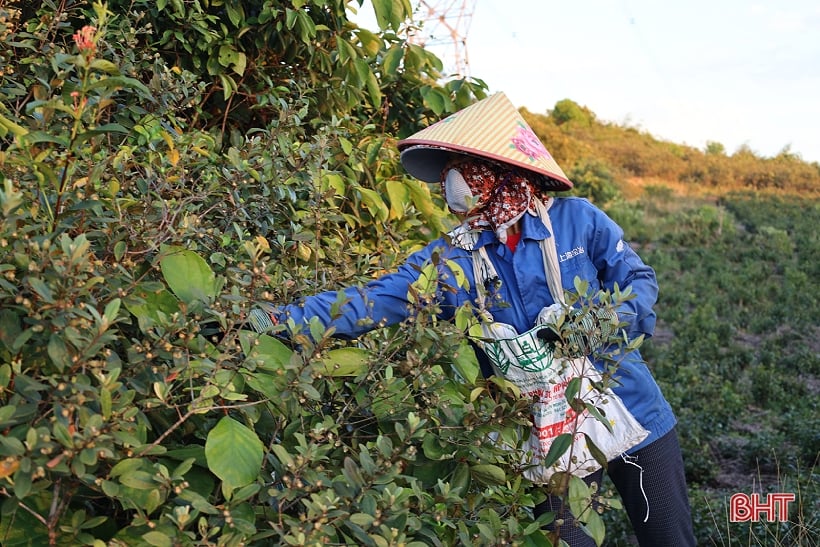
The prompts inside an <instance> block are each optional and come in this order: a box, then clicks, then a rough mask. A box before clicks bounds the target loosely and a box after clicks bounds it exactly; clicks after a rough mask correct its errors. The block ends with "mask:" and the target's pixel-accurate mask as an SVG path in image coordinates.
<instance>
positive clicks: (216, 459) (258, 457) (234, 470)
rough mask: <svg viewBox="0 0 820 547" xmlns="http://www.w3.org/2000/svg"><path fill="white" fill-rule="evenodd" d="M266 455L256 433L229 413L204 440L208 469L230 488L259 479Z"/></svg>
mask: <svg viewBox="0 0 820 547" xmlns="http://www.w3.org/2000/svg"><path fill="white" fill-rule="evenodd" d="M263 455H264V446H263V445H262V441H260V440H259V437H257V436H256V433H255V432H254V431H253V430H251V429H248V428H247V427H245V426H244V425H242V424H240V423H239V422H237V421H236V420H234V419H233V418H230V417H229V416H225V417H223V418H222V419H221V420H219V423H217V424H216V427H214V428H213V429H212V430H211V431H210V432H209V433H208V438H207V440H206V441H205V458H206V459H207V461H208V469H210V470H211V471H212V472H213V474H214V475H216V476H217V477H219V478H220V479H222V482H223V483H224V484H225V486H226V487H228V488H229V489H236V488H240V487H242V486H245V485H246V484H250V483H251V482H253V481H254V480H256V478H257V476H258V475H259V471H260V469H261V468H262V457H263Z"/></svg>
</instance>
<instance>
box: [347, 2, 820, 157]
mask: <svg viewBox="0 0 820 547" xmlns="http://www.w3.org/2000/svg"><path fill="white" fill-rule="evenodd" d="M411 2H412V3H413V5H416V4H417V3H418V2H417V1H416V0H411ZM427 4H428V5H430V6H434V7H436V8H437V9H438V10H439V11H442V10H446V9H448V8H450V11H449V13H454V12H453V11H452V9H453V8H455V9H457V8H459V7H460V6H462V5H465V6H466V10H465V13H466V14H470V13H471V14H472V15H471V16H469V17H466V18H463V19H461V21H458V20H449V21H450V25H451V26H454V27H456V28H457V30H458V33H459V35H461V36H463V37H465V38H466V42H465V48H466V59H467V61H468V66H469V74H470V75H471V76H473V77H475V78H480V79H482V80H484V81H485V82H486V83H487V85H488V86H489V89H490V92H497V91H503V92H504V93H505V94H506V95H507V96H508V97H509V99H510V100H511V101H512V102H513V104H515V105H516V106H518V107H525V108H527V109H528V110H529V111H530V112H535V113H546V111H547V110H549V109H552V108H553V107H554V106H555V103H556V102H558V101H560V100H562V99H571V100H572V101H574V102H576V103H578V104H580V105H582V106H585V107H587V108H589V109H590V110H591V111H592V112H594V113H595V115H596V117H597V118H598V120H600V121H603V122H612V123H617V124H622V125H627V126H629V127H634V128H638V129H639V130H641V131H644V132H647V133H649V134H651V135H653V136H654V137H656V138H658V139H661V140H664V141H670V142H674V143H678V144H685V145H689V146H693V147H695V148H699V149H701V150H703V149H705V147H706V145H707V144H708V143H710V142H717V143H720V144H722V145H723V146H724V147H725V149H726V152H727V153H729V154H732V153H734V152H735V151H737V150H738V148H740V147H748V148H749V149H750V150H752V151H753V152H754V153H755V154H757V155H759V156H763V157H772V156H776V155H777V154H778V153H780V152H781V151H783V150H784V149H786V148H787V147H788V150H789V151H790V152H791V153H793V154H796V155H798V156H799V157H801V158H802V159H803V160H806V161H811V162H820V2H817V1H816V0H777V1H773V0H766V1H755V0H750V1H749V0H747V1H740V0H710V1H705V0H689V1H687V2H664V1H659V0H654V1H650V0H563V1H561V2H557V1H555V0H505V1H502V0H473V1H464V0H462V1H456V0H449V1H441V0H438V1H436V0H427ZM366 8H367V6H365V7H364V8H363V9H362V11H361V12H360V14H359V16H358V17H357V20H358V19H359V18H360V19H361V20H360V21H359V24H360V25H362V26H365V27H368V28H375V25H370V24H367V20H368V13H367V12H366V11H365V10H366ZM442 38H443V40H442V41H443V42H444V44H442V45H438V46H430V47H431V49H432V50H433V51H434V52H436V54H437V55H438V56H439V57H441V58H442V59H443V60H445V61H447V60H449V59H452V58H453V52H454V51H455V47H454V46H452V45H451V43H449V36H447V35H444V36H442ZM546 144H547V148H549V143H546Z"/></svg>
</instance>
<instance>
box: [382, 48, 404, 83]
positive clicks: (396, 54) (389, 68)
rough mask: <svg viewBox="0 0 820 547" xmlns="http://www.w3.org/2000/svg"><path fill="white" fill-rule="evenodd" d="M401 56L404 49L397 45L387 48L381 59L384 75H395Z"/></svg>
mask: <svg viewBox="0 0 820 547" xmlns="http://www.w3.org/2000/svg"><path fill="white" fill-rule="evenodd" d="M403 56H404V50H402V48H400V47H399V46H393V47H391V48H390V49H389V50H387V53H386V54H385V55H384V58H383V60H382V67H383V68H384V74H385V75H386V76H396V74H397V73H398V70H399V66H400V65H401V59H402V57H403Z"/></svg>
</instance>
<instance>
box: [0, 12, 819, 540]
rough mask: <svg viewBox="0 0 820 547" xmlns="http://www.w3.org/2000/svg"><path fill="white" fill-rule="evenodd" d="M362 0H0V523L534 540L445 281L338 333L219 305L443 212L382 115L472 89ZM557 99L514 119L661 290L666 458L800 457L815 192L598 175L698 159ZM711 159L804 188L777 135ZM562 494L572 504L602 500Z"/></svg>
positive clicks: (132, 534)
mask: <svg viewBox="0 0 820 547" xmlns="http://www.w3.org/2000/svg"><path fill="white" fill-rule="evenodd" d="M373 5H374V7H375V8H376V12H377V15H378V20H379V24H380V30H378V31H367V30H365V29H360V28H358V27H356V26H355V24H353V23H352V22H351V21H350V20H348V18H347V15H346V9H348V7H346V5H345V4H344V3H341V2H321V1H318V0H317V1H307V2H279V1H273V0H267V1H266V2H245V1H243V0H228V1H225V2H223V1H217V0H211V1H208V2H177V1H175V0H169V1H168V2H163V1H160V2H141V1H136V2H124V1H118V0H112V2H111V3H110V4H109V5H108V6H103V5H92V4H90V3H88V2H85V1H74V0H68V1H64V2H59V3H58V2H52V1H51V0H46V1H45V2H21V3H20V4H19V7H17V8H7V7H5V5H2V4H0V12H2V13H1V14H0V15H2V16H3V17H4V19H2V22H3V25H4V26H3V27H2V28H0V34H2V37H3V40H1V41H0V97H2V101H0V212H2V217H0V221H2V223H1V224H0V405H1V406H0V432H2V434H0V492H2V495H3V498H4V499H3V503H2V507H0V511H1V512H2V518H0V538H2V540H0V541H2V543H3V545H27V544H54V545H60V544H70V545H83V544H86V545H93V544H100V542H108V543H109V544H111V545H118V544H120V545H122V544H128V545H171V544H184V545H188V544H198V545H211V544H213V545H232V544H237V545H238V544H271V543H281V544H291V545H296V544H300V545H301V544H320V543H323V542H331V543H333V542H335V543H348V544H363V545H391V544H400V543H404V544H416V545H422V544H424V545H449V544H491V543H496V544H497V543H505V542H506V543H516V544H523V545H548V544H549V539H548V538H547V535H546V534H545V532H544V531H543V530H542V525H543V524H545V521H546V520H548V519H544V520H541V521H535V520H533V519H532V514H531V508H532V507H533V505H534V504H535V503H537V502H538V501H540V496H542V495H543V492H542V491H540V489H531V488H530V485H529V484H527V482H526V481H524V480H523V479H521V478H520V473H519V472H518V471H519V470H520V469H519V467H518V466H519V465H520V460H519V458H518V457H517V456H518V455H516V454H514V453H513V452H510V451H508V450H503V449H501V448H500V447H498V446H496V445H494V444H492V443H489V442H487V438H488V434H489V433H490V432H491V431H492V432H500V434H501V435H502V436H503V437H504V438H511V439H514V438H518V437H520V434H521V431H526V428H527V423H528V422H527V420H528V416H527V405H526V402H525V401H521V400H520V399H519V398H518V397H516V394H515V390H513V389H510V388H509V386H508V385H506V384H505V383H504V382H503V381H498V380H492V381H485V380H483V379H481V378H479V376H480V375H479V374H478V370H477V364H476V363H475V360H474V358H473V357H472V353H471V350H470V349H469V348H468V346H466V345H465V341H464V338H463V331H464V325H463V324H454V325H453V324H449V323H442V322H439V321H438V320H437V319H436V317H435V314H434V313H432V312H434V311H435V310H434V309H431V307H430V302H431V300H430V298H429V297H430V294H432V293H429V292H428V291H434V290H435V289H436V286H435V284H436V283H444V281H443V280H441V279H438V278H436V277H435V276H432V275H431V276H430V277H429V278H428V279H429V280H430V282H431V285H430V286H426V287H418V288H417V289H418V293H417V299H416V302H417V304H418V309H417V310H416V311H417V313H415V314H413V316H412V320H410V321H408V322H407V323H405V324H402V325H399V326H396V327H393V328H390V329H382V330H379V331H374V332H373V333H371V334H369V335H368V336H366V337H363V338H361V339H360V340H357V341H353V342H343V341H339V340H336V339H334V338H332V336H331V334H332V333H329V332H324V330H323V329H322V328H320V327H319V326H318V325H314V327H313V329H312V331H311V335H312V336H311V337H310V338H307V337H302V338H299V339H298V340H297V341H296V342H297V343H296V345H293V346H291V345H286V344H284V343H283V342H282V341H280V340H279V339H277V338H272V337H269V336H257V335H254V334H251V333H250V332H247V331H245V330H243V329H242V328H241V325H242V320H243V318H244V317H245V314H246V313H247V311H248V309H249V308H250V306H252V305H253V303H254V302H255V301H258V300H272V301H276V302H289V301H293V300H294V299H296V298H298V297H299V296H300V295H303V294H312V293H315V292H317V291H322V290H336V289H339V288H341V287H343V286H349V285H353V284H356V283H360V282H364V281H367V280H369V279H372V278H373V277H375V276H377V275H379V274H381V273H383V272H385V271H388V270H390V269H392V268H393V267H394V266H395V265H396V264H397V263H399V262H400V261H401V260H402V258H403V257H404V256H406V255H407V254H408V253H409V252H411V251H413V250H414V249H416V248H418V247H419V246H420V245H422V244H424V242H425V241H427V240H429V239H430V238H431V237H434V236H437V235H438V234H440V233H441V232H443V231H445V230H446V229H447V227H448V226H449V223H450V222H451V220H450V219H449V218H448V217H447V215H446V213H445V210H446V209H445V207H444V206H443V204H442V203H441V201H440V199H439V198H438V197H435V196H434V195H431V193H430V190H429V188H428V187H427V186H425V185H424V184H421V183H419V182H417V181H414V180H411V179H409V178H407V177H405V176H404V175H402V173H401V171H400V169H399V168H398V158H397V154H396V151H395V146H394V144H395V139H396V138H400V137H401V136H403V135H405V134H407V133H409V132H411V131H414V130H415V129H416V128H417V127H419V126H420V125H425V124H427V123H429V122H430V121H431V120H434V119H437V118H438V117H440V116H441V115H443V114H446V113H448V112H452V111H454V110H456V109H458V108H460V107H462V106H464V105H466V104H468V103H469V102H470V101H472V100H473V99H474V98H480V97H482V96H483V94H484V88H483V85H482V84H481V83H480V81H461V80H459V81H451V82H446V83H439V82H437V67H438V66H439V65H440V62H439V61H438V60H437V59H436V58H435V57H434V56H432V55H430V54H429V53H428V52H425V51H423V50H421V49H419V48H416V47H414V46H411V45H409V44H407V43H406V41H404V39H403V38H402V36H403V33H404V30H405V29H406V27H407V25H409V24H411V23H409V22H406V21H405V18H406V15H407V13H408V6H407V5H406V4H405V3H404V2H393V1H389V2H388V1H377V2H374V3H373ZM374 80H375V84H374ZM565 106H571V105H570V104H569V103H567V104H566V105H565ZM576 106H577V105H576ZM579 108H581V107H579ZM581 113H582V114H584V116H583V119H584V120H586V121H587V122H588V123H573V122H572V121H567V122H566V123H561V124H558V123H556V121H555V119H553V117H547V116H535V115H530V114H528V113H525V115H526V116H528V117H531V119H532V120H533V121H532V126H533V128H534V129H535V130H536V132H538V133H539V134H540V135H542V136H543V135H546V136H545V137H544V139H545V142H546V143H547V145H548V147H549V148H550V150H551V151H552V152H553V153H554V154H555V155H556V157H557V158H558V160H559V162H561V163H562V164H565V165H570V166H572V169H570V170H569V171H568V172H571V173H573V176H574V177H576V178H577V180H578V181H579V185H578V186H579V191H581V190H584V187H585V185H588V186H589V191H590V192H591V193H593V194H595V198H596V199H600V200H601V201H602V202H603V201H607V202H608V203H607V206H608V208H609V210H610V212H611V214H612V215H613V216H615V217H616V218H619V219H622V220H623V221H624V225H625V227H626V229H627V233H628V234H631V233H638V232H637V231H638V230H643V231H642V232H639V233H640V236H639V237H637V238H636V239H637V240H638V241H639V242H641V243H644V244H645V245H646V246H647V247H646V249H645V250H646V252H647V258H648V259H649V261H650V262H651V263H654V264H657V269H658V272H659V274H660V276H661V284H662V286H663V287H674V288H675V289H674V290H668V291H667V292H666V293H665V294H664V296H663V298H662V301H661V303H660V306H659V314H660V317H661V329H664V328H665V329H669V330H672V328H674V338H673V339H672V341H671V342H669V343H666V344H661V343H657V344H655V345H652V344H650V345H649V347H648V348H647V354H648V356H649V360H650V362H652V363H654V364H655V366H656V367H657V368H656V370H657V373H658V376H659V378H660V379H661V382H662V383H664V389H665V391H666V393H667V395H668V397H669V398H670V401H671V402H672V403H673V406H674V407H675V409H676V410H677V411H678V413H679V415H680V418H681V425H680V428H681V431H682V433H683V434H682V438H683V442H684V448H685V451H686V452H685V455H686V457H687V472H688V474H689V476H690V480H691V481H692V482H693V484H696V485H699V484H704V485H709V486H710V487H713V488H715V487H717V486H719V479H720V473H719V471H720V467H719V466H717V465H715V463H714V461H713V460H712V457H713V454H714V453H715V452H716V451H717V453H719V454H723V455H724V456H723V457H724V460H723V461H722V462H721V463H724V464H725V463H726V460H727V459H728V454H730V453H731V451H732V450H736V451H737V450H739V451H740V452H741V455H742V456H743V457H742V458H740V461H742V462H743V464H744V465H746V466H747V467H746V468H743V469H744V470H748V466H751V465H753V464H754V462H763V465H764V469H767V470H770V469H771V463H770V462H771V458H770V457H769V456H768V453H769V450H768V449H770V448H771V447H772V446H775V445H778V446H783V445H785V446H787V447H789V457H787V458H784V461H785V464H786V465H787V466H795V467H794V468H796V466H797V465H798V464H800V463H801V462H806V461H809V460H810V459H811V458H812V457H816V455H817V453H818V447H817V442H818V438H817V434H816V432H817V431H818V429H820V428H818V427H817V425H816V415H817V412H816V411H817V409H816V408H815V406H816V405H814V403H813V401H816V400H817V398H816V392H815V391H814V389H815V387H814V386H816V385H817V384H816V377H817V375H818V374H820V365H818V363H817V349H816V346H812V343H813V342H812V341H813V340H816V339H817V333H816V332H814V331H811V330H806V327H805V325H813V324H814V322H813V319H814V318H815V317H816V316H817V311H818V310H817V300H816V296H812V295H813V291H812V287H811V285H810V282H811V280H812V279H815V278H816V276H817V274H818V272H817V264H818V263H820V262H819V261H818V258H820V257H818V256H817V253H818V245H817V236H816V234H815V230H814V229H813V226H816V224H817V220H818V219H817V212H818V208H817V205H816V204H813V205H807V204H806V203H804V202H802V201H800V200H791V199H787V198H782V199H778V200H771V199H770V198H769V197H764V196H761V195H751V196H750V195H738V196H732V197H731V198H729V199H726V200H723V201H720V202H714V201H709V202H705V201H704V202H698V203H696V204H695V206H694V207H692V206H688V204H683V205H682V204H675V203H673V202H674V200H671V199H669V198H670V196H669V194H668V193H665V191H664V189H663V187H661V186H658V187H656V188H655V190H651V191H649V192H648V193H647V195H646V196H644V197H643V198H642V200H641V201H638V202H626V201H625V200H623V199H614V196H613V198H612V199H611V198H610V197H609V196H610V195H611V190H612V185H616V184H617V185H620V184H621V183H622V182H623V181H624V180H625V178H624V177H625V176H627V175H628V174H634V173H637V172H642V173H648V174H651V175H652V176H662V175H663V176H665V175H670V176H672V178H673V179H680V177H681V173H684V172H685V169H683V168H682V167H681V165H682V163H681V162H683V163H684V164H685V162H686V161H690V160H691V161H694V160H695V159H696V158H697V154H696V153H694V152H693V151H692V150H690V149H687V148H685V147H677V146H670V145H668V144H666V143H660V144H659V143H657V142H655V141H653V140H651V139H648V137H647V136H645V135H641V134H639V133H638V132H637V131H634V130H623V128H618V127H616V126H607V125H603V124H600V123H599V122H598V121H597V120H596V119H595V117H594V115H592V114H591V112H587V111H586V110H585V109H583V108H581ZM581 137H589V138H590V140H589V141H582V140H580V139H581ZM621 141H623V143H625V144H623V146H629V147H630V150H631V152H630V153H629V154H621V156H622V157H624V158H626V159H627V160H628V161H627V162H626V163H617V162H616V161H615V159H614V158H616V157H618V154H620V153H621V152H623V149H621V148H618V146H620V145H618V144H617V143H618V142H621ZM627 141H628V142H627ZM590 143H593V144H594V146H593V145H592V144H590ZM613 143H614V144H613ZM597 151H600V154H601V155H600V156H596V155H595V154H598V153H599V152H597ZM647 151H651V153H650V152H647ZM670 155H671V156H670ZM715 156H716V161H718V160H719V163H717V164H715V165H716V170H715V171H714V173H718V174H719V173H722V172H723V171H721V169H728V171H727V172H729V173H737V172H741V170H740V167H735V163H734V160H735V158H734V157H732V158H724V157H722V156H721V155H720V154H715ZM735 156H738V158H737V160H738V161H741V160H742V162H743V165H744V166H746V167H749V173H748V176H747V177H745V178H739V179H738V182H737V183H735V182H734V181H732V183H731V186H747V187H748V186H750V187H770V186H772V185H773V184H770V182H771V181H772V180H776V181H777V182H776V184H774V185H775V186H777V187H779V188H787V189H793V190H800V189H803V188H809V190H811V188H813V187H814V185H816V173H813V171H812V169H814V167H812V166H807V165H806V164H803V163H802V162H800V161H799V160H798V159H797V158H794V157H793V156H791V155H790V154H788V151H784V154H782V155H781V156H782V157H781V156H778V158H775V159H772V160H761V159H760V158H756V157H754V155H753V154H750V153H748V152H743V153H742V154H735ZM670 157H674V158H677V159H676V160H674V161H668V160H669V158H670ZM566 158H571V161H570V160H567V161H568V163H564V160H565V159H566ZM724 161H726V162H728V163H722V162H724ZM664 162H665V164H666V165H667V167H665V168H664V169H665V170H659V169H657V166H658V165H661V163H664ZM761 162H762V163H761ZM761 165H762V167H761ZM746 167H744V169H745V168H746ZM767 169H768V171H766V170H767ZM815 171H816V169H815ZM761 173H765V175H763V174H761ZM687 176H689V175H687ZM709 176H711V177H712V179H709V180H714V181H717V183H718V184H719V185H723V179H722V178H720V179H719V178H718V175H709ZM719 176H720V177H724V176H729V175H719ZM731 176H734V175H731ZM813 177H814V178H813ZM684 178H686V177H684ZM690 178H691V177H690ZM707 178H708V177H707ZM692 180H694V178H693V179H692ZM704 180H706V179H704ZM812 203H813V202H812ZM619 215H620V216H619ZM727 262H729V263H731V264H737V265H740V266H742V268H739V269H738V271H739V272H742V277H737V276H736V274H735V273H734V271H733V270H727V268H726V267H725V265H726V263H727ZM433 271H435V268H433ZM705 280H708V281H705ZM705 282H708V283H709V284H710V286H711V287H713V288H712V290H711V291H710V292H709V300H708V301H704V300H703V291H702V286H703V284H704V283H705ZM439 288H440V287H439ZM340 304H341V302H340ZM465 313H466V312H465ZM214 325H216V328H214ZM815 330H816V329H815ZM727 340H728V342H727ZM783 371H789V373H790V374H795V375H799V376H798V377H797V378H794V377H789V376H786V375H784V374H783ZM773 375H777V380H776V381H771V380H770V378H771V377H772V376H773ZM692 398H697V399H700V400H703V401H710V402H711V401H714V403H713V404H707V405H704V406H705V408H704V409H703V410H699V408H700V406H697V407H696V406H695V405H691V404H689V401H690V400H691V399H692ZM718 405H720V406H718ZM813 405H814V406H813ZM750 407H751V408H753V409H755V411H756V412H759V414H755V416H761V415H762V416H763V418H765V419H761V420H759V423H760V424H761V425H760V427H765V428H766V431H765V433H766V434H761V435H756V436H755V438H753V439H752V438H750V437H751V435H749V434H748V431H746V429H744V428H749V427H750V426H749V425H748V422H743V421H739V420H740V418H739V417H742V416H743V414H744V412H746V411H748V409H749V408H750ZM756 423H757V422H756ZM726 431H729V432H732V433H735V434H736V436H735V437H731V438H729V440H728V441H720V440H718V439H717V438H716V435H717V433H716V432H726ZM781 431H782V433H781ZM721 442H723V443H724V444H721ZM733 443H734V444H733ZM727 446H728V447H727ZM765 458H768V460H766V461H764V459H765ZM765 466H768V467H765ZM791 468H792V467H789V469H791ZM811 484H812V483H810V484H809V487H807V488H806V498H805V499H806V502H805V504H806V507H813V506H812V505H811V504H812V503H816V501H814V500H816V499H817V498H816V490H812V488H811V487H810V486H811ZM580 486H581V485H579V484H578V481H575V484H574V487H573V488H574V490H573V492H572V494H573V496H571V499H570V501H571V502H573V503H575V505H576V509H578V510H579V511H580V509H581V507H579V503H585V502H586V500H589V501H590V503H591V502H592V500H593V499H595V500H596V501H598V496H597V495H596V497H595V498H593V496H592V494H591V493H590V492H589V491H588V490H585V489H583V488H581V487H580ZM812 496H814V497H812ZM603 498H604V499H605V498H606V496H603ZM587 505H589V504H587ZM613 505H614V503H613ZM696 509H698V508H697V507H696ZM617 514H618V513H617V512H612V514H609V515H607V516H605V519H610V520H612V519H614V518H615V515H617ZM699 514H700V513H699ZM593 520H594V517H590V518H589V519H588V522H592V521H593ZM617 529H618V528H617V526H615V527H613V528H612V530H617ZM602 533H603V531H602V529H600V528H598V527H597V524H596V536H597V537H598V539H599V540H600V535H601V534H602ZM701 535H702V536H703V535H705V532H703V530H701Z"/></svg>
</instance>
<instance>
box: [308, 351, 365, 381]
mask: <svg viewBox="0 0 820 547" xmlns="http://www.w3.org/2000/svg"><path fill="white" fill-rule="evenodd" d="M369 356H370V353H369V352H368V351H367V350H365V349H363V348H351V347H346V348H337V349H332V350H330V351H328V352H327V355H325V356H324V358H323V359H322V361H321V362H320V363H317V365H316V366H317V368H318V369H319V370H320V371H321V372H322V374H324V375H325V376H333V377H337V376H358V375H359V374H362V373H363V372H365V370H366V367H367V363H368V359H369Z"/></svg>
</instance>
